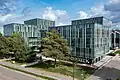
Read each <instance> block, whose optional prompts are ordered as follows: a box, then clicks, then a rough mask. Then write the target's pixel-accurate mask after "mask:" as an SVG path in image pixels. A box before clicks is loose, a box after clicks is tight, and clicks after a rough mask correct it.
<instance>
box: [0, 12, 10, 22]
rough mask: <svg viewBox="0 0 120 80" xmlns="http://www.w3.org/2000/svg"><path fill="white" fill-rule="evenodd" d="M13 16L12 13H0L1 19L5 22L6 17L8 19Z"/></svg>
mask: <svg viewBox="0 0 120 80" xmlns="http://www.w3.org/2000/svg"><path fill="white" fill-rule="evenodd" d="M11 16H12V14H7V15H0V21H1V22H4V21H5V20H6V19H8V18H9V17H11Z"/></svg>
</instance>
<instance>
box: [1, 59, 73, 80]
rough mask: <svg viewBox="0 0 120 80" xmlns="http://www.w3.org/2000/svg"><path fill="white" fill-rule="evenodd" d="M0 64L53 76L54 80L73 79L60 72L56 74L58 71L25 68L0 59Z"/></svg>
mask: <svg viewBox="0 0 120 80" xmlns="http://www.w3.org/2000/svg"><path fill="white" fill-rule="evenodd" d="M0 64H2V65H6V66H10V67H13V68H17V69H20V70H24V71H27V72H30V73H34V74H37V75H42V76H47V77H50V78H54V79H56V80H73V78H72V77H70V76H65V75H61V74H58V73H52V72H47V71H43V70H37V69H33V68H25V67H22V66H19V65H16V64H12V63H9V62H5V61H0Z"/></svg>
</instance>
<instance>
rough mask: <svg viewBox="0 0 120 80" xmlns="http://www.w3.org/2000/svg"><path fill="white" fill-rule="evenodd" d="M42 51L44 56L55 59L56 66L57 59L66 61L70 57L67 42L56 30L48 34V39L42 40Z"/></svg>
mask: <svg viewBox="0 0 120 80" xmlns="http://www.w3.org/2000/svg"><path fill="white" fill-rule="evenodd" d="M40 49H41V53H42V55H44V56H46V57H52V58H54V59H55V65H56V59H58V60H60V59H65V58H66V57H68V56H70V48H69V46H68V43H67V40H66V39H63V38H62V37H61V36H60V34H59V33H58V32H57V31H55V30H53V31H51V32H47V33H46V37H45V38H43V39H42V40H41V48H40Z"/></svg>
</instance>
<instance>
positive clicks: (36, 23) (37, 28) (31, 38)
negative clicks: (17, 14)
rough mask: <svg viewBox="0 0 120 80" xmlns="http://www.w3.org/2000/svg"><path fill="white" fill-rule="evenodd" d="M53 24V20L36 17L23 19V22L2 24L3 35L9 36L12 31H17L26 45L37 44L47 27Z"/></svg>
mask: <svg viewBox="0 0 120 80" xmlns="http://www.w3.org/2000/svg"><path fill="white" fill-rule="evenodd" d="M54 25H55V21H50V20H44V19H38V18H36V19H31V20H27V21H24V24H16V23H12V24H7V25H4V35H5V36H11V35H12V34H13V33H14V32H19V33H20V35H21V36H22V37H23V38H24V39H25V41H26V42H27V44H28V46H30V47H31V46H39V44H40V43H39V41H40V39H41V38H42V37H45V32H46V31H47V30H48V27H50V26H54Z"/></svg>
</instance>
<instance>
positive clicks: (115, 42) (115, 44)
mask: <svg viewBox="0 0 120 80" xmlns="http://www.w3.org/2000/svg"><path fill="white" fill-rule="evenodd" d="M113 34H114V48H115V47H116V32H114V33H113Z"/></svg>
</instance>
